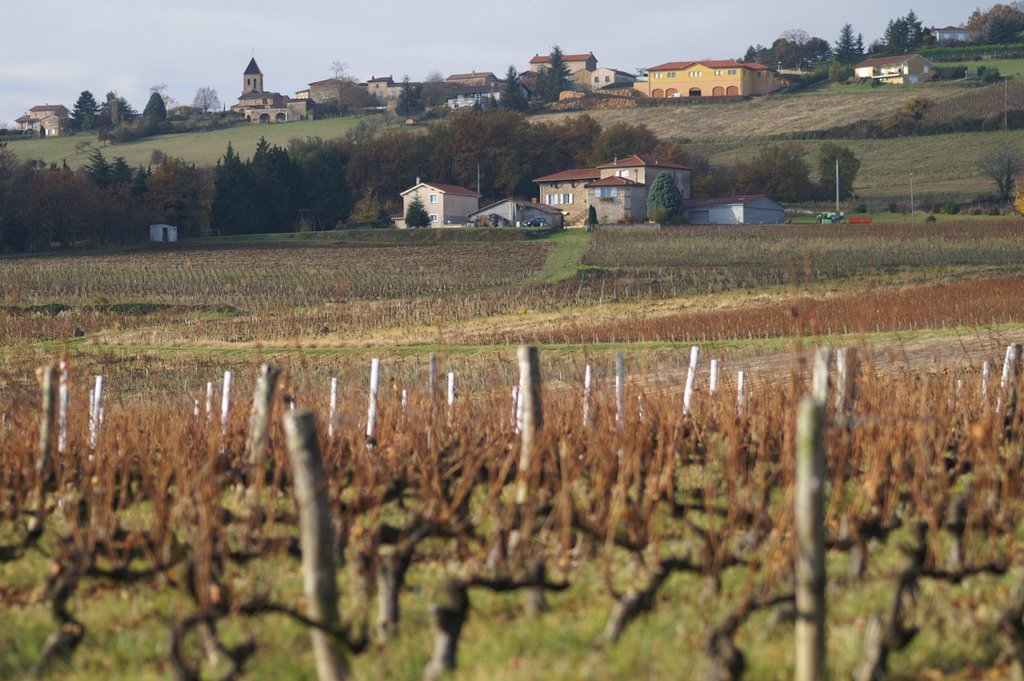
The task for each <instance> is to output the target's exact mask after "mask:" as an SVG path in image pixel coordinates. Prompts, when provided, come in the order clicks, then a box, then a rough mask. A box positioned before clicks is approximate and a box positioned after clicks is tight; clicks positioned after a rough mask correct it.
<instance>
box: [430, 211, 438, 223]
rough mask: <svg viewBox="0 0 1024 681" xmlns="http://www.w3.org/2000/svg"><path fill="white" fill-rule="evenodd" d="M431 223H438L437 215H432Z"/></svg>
mask: <svg viewBox="0 0 1024 681" xmlns="http://www.w3.org/2000/svg"><path fill="white" fill-rule="evenodd" d="M430 221H431V222H437V213H431V214H430Z"/></svg>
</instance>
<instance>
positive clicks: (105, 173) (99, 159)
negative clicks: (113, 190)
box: [84, 149, 111, 187]
mask: <svg viewBox="0 0 1024 681" xmlns="http://www.w3.org/2000/svg"><path fill="white" fill-rule="evenodd" d="M84 170H85V176H86V177H88V178H89V181H90V182H92V183H93V184H94V185H96V186H97V187H106V186H107V185H108V184H110V181H111V176H110V164H109V163H107V159H105V158H103V154H102V153H101V152H100V150H99V149H93V150H92V153H91V154H89V162H88V163H87V164H86V165H85V169H84Z"/></svg>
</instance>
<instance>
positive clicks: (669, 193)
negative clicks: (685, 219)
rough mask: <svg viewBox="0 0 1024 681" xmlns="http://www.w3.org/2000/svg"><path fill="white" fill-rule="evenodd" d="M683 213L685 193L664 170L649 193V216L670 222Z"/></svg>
mask: <svg viewBox="0 0 1024 681" xmlns="http://www.w3.org/2000/svg"><path fill="white" fill-rule="evenodd" d="M682 214H683V195H682V192H680V191H679V187H678V186H676V183H675V180H673V179H672V175H671V174H670V173H669V172H668V171H666V170H662V171H661V172H660V173H658V176H657V177H655V178H654V182H653V183H652V184H651V190H650V192H648V194H647V217H648V218H650V219H651V220H653V221H654V222H659V223H661V222H668V221H671V220H673V219H675V218H678V217H679V216H681V215H682Z"/></svg>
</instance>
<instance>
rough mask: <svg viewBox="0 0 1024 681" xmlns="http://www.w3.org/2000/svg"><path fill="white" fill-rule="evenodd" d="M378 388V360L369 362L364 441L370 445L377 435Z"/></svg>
mask: <svg viewBox="0 0 1024 681" xmlns="http://www.w3.org/2000/svg"><path fill="white" fill-rule="evenodd" d="M379 388H380V358H379V357H374V358H373V359H371V360H370V403H369V406H367V408H366V439H367V441H368V443H372V442H373V440H374V438H375V437H376V434H377V391H378V390H379Z"/></svg>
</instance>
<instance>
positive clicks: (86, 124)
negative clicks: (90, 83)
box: [71, 90, 100, 130]
mask: <svg viewBox="0 0 1024 681" xmlns="http://www.w3.org/2000/svg"><path fill="white" fill-rule="evenodd" d="M99 112H100V106H99V104H97V103H96V98H95V97H93V96H92V93H91V92H89V91H88V90H82V94H80V95H79V96H78V101H77V102H75V107H74V109H73V110H72V111H71V128H72V129H73V130H92V129H93V127H95V124H96V116H97V115H98V114H99Z"/></svg>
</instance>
